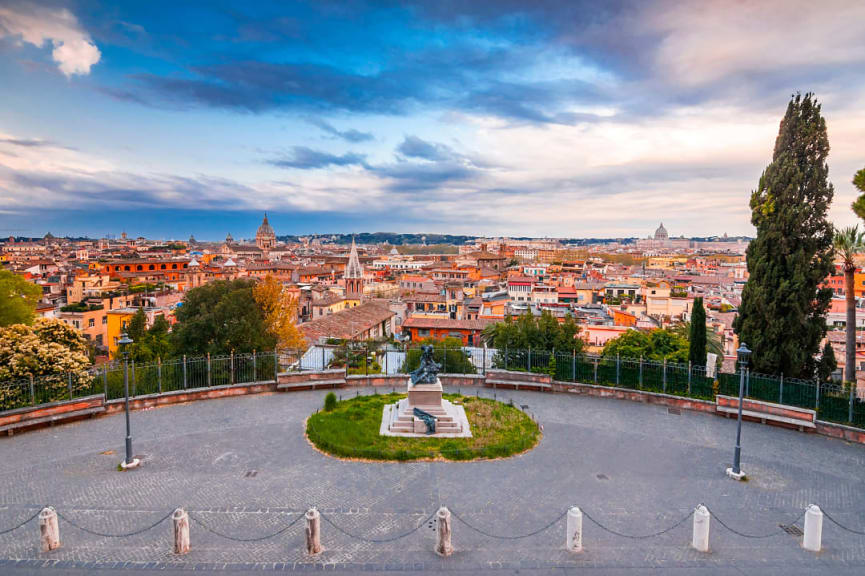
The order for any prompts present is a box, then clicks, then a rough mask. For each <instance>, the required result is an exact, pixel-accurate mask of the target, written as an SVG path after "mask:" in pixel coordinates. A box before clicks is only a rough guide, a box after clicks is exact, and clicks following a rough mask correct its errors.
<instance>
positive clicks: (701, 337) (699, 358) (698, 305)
mask: <svg viewBox="0 0 865 576" xmlns="http://www.w3.org/2000/svg"><path fill="white" fill-rule="evenodd" d="M688 360H690V361H691V364H693V365H694V366H705V365H706V309H705V308H704V307H703V298H702V297H700V298H694V310H693V311H692V312H691V330H690V334H689V335H688Z"/></svg>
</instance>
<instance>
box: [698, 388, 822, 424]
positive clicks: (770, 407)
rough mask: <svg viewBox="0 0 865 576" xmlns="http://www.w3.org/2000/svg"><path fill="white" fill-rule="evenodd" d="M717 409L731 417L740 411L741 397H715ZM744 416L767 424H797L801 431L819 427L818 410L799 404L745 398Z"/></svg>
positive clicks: (743, 405)
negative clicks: (790, 404) (800, 406)
mask: <svg viewBox="0 0 865 576" xmlns="http://www.w3.org/2000/svg"><path fill="white" fill-rule="evenodd" d="M715 410H716V411H717V412H718V413H720V414H724V415H725V416H727V418H729V417H730V416H731V415H737V414H738V413H739V398H738V397H736V396H722V395H720V394H719V395H718V396H716V397H715ZM742 417H743V418H744V417H748V418H754V419H757V420H759V421H760V422H762V423H763V424H765V423H766V422H767V421H770V422H780V423H782V424H788V425H790V426H796V427H797V428H799V430H800V431H802V430H804V429H805V428H816V427H817V412H815V411H814V410H809V409H807V408H799V407H797V406H787V405H786V404H775V403H773V402H764V401H762V400H752V399H751V398H745V399H744V400H743V401H742Z"/></svg>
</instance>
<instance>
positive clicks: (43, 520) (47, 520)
mask: <svg viewBox="0 0 865 576" xmlns="http://www.w3.org/2000/svg"><path fill="white" fill-rule="evenodd" d="M39 533H40V535H41V541H42V551H43V552H50V551H52V550H55V549H57V548H60V524H58V522H57V511H56V510H54V508H53V507H52V506H46V507H45V508H43V509H42V512H40V513H39Z"/></svg>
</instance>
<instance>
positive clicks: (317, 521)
mask: <svg viewBox="0 0 865 576" xmlns="http://www.w3.org/2000/svg"><path fill="white" fill-rule="evenodd" d="M322 550H323V548H322V547H321V514H319V512H318V510H316V509H315V508H310V509H309V510H307V511H306V552H307V554H312V555H313V556H314V555H316V554H320V553H321V551H322Z"/></svg>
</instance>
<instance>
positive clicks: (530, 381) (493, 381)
mask: <svg viewBox="0 0 865 576" xmlns="http://www.w3.org/2000/svg"><path fill="white" fill-rule="evenodd" d="M552 383H553V379H552V377H551V376H550V375H548V374H535V373H534V372H516V371H512V370H487V378H486V385H487V386H492V387H493V388H505V389H508V390H519V389H520V388H522V389H523V390H538V391H544V390H546V391H549V390H551V389H552Z"/></svg>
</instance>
